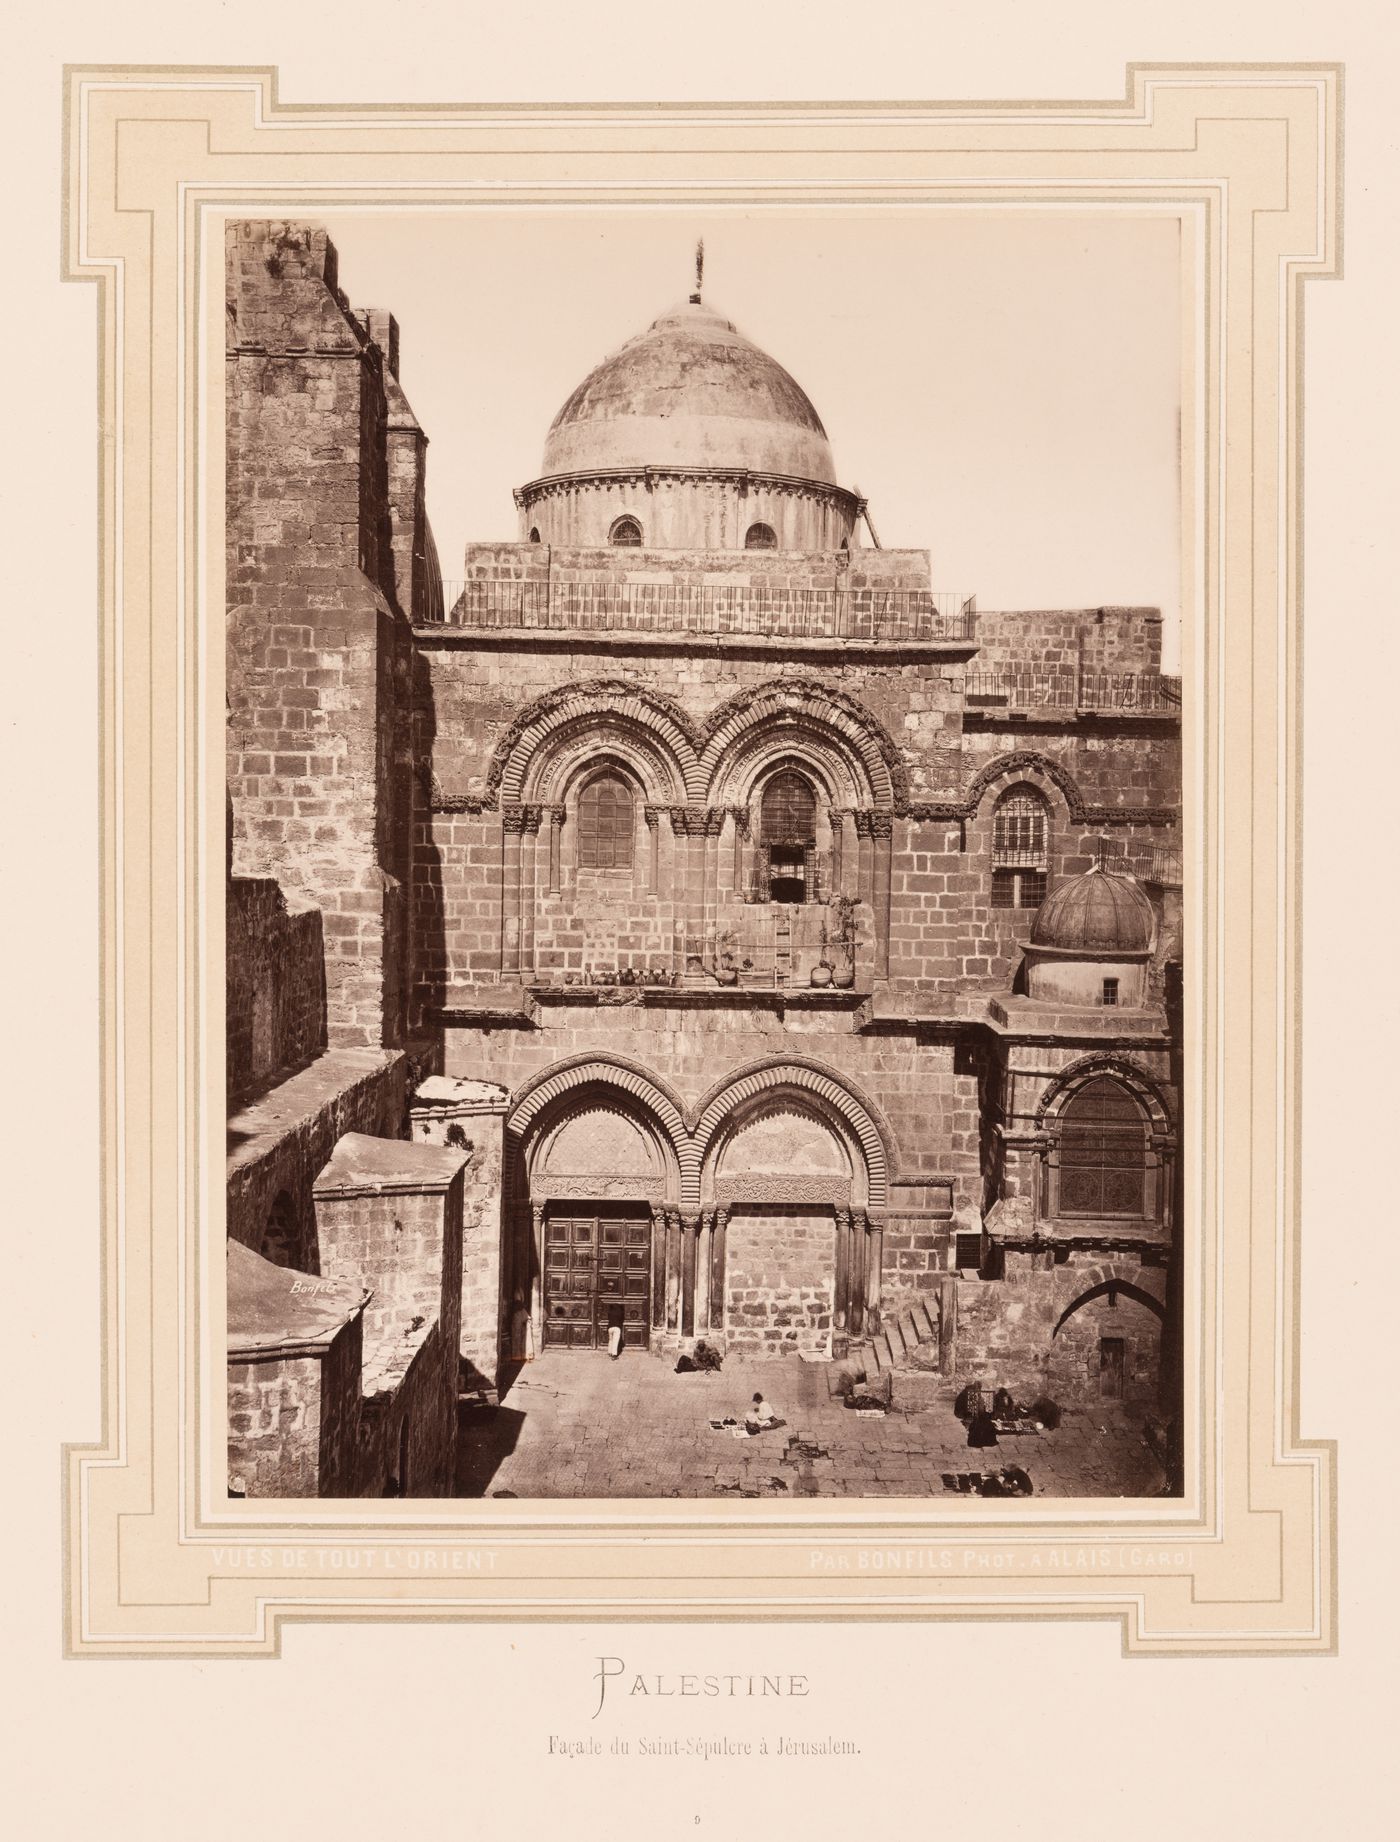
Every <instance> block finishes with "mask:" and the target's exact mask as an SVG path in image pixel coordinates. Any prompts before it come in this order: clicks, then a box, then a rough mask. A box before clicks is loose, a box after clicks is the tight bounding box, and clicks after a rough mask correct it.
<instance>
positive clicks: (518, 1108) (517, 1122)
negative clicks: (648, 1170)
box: [506, 1055, 694, 1200]
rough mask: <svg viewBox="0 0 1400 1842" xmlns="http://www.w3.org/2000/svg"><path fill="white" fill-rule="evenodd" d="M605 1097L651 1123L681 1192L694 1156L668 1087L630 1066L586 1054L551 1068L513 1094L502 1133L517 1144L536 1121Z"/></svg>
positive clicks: (681, 1114)
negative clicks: (664, 1146) (668, 1155)
mask: <svg viewBox="0 0 1400 1842" xmlns="http://www.w3.org/2000/svg"><path fill="white" fill-rule="evenodd" d="M606 1094H613V1095H615V1096H617V1097H618V1098H619V1099H621V1100H622V1102H623V1103H624V1104H625V1105H627V1106H628V1107H629V1108H630V1109H636V1110H639V1111H640V1113H641V1115H642V1116H643V1117H645V1118H646V1119H647V1120H648V1121H650V1122H653V1123H654V1125H655V1127H656V1129H657V1131H658V1132H659V1133H660V1134H661V1135H662V1137H663V1138H664V1140H665V1143H666V1144H667V1145H668V1146H669V1148H670V1152H671V1155H672V1157H673V1158H674V1160H675V1170H676V1173H677V1187H678V1189H680V1190H682V1191H683V1190H684V1188H685V1184H686V1175H685V1173H686V1172H687V1171H688V1170H689V1169H690V1168H691V1166H692V1165H693V1164H694V1156H693V1152H692V1150H691V1142H690V1134H689V1132H688V1130H687V1128H686V1123H685V1115H684V1111H683V1108H682V1105H681V1102H680V1100H679V1099H678V1098H677V1096H676V1095H675V1094H674V1093H673V1092H672V1090H671V1089H670V1088H668V1087H667V1086H666V1085H665V1084H664V1083H662V1082H660V1081H658V1080H657V1079H656V1078H655V1076H653V1075H650V1074H648V1073H647V1072H646V1070H645V1069H642V1068H639V1067H637V1066H636V1064H635V1063H632V1062H626V1061H622V1060H619V1059H613V1058H610V1057H601V1056H587V1055H580V1056H574V1057H571V1058H570V1059H569V1060H567V1061H564V1062H556V1063H554V1064H553V1066H552V1067H550V1068H547V1069H545V1070H544V1071H543V1072H542V1073H541V1074H539V1075H536V1076H535V1077H534V1079H533V1080H531V1081H528V1082H526V1083H525V1085H524V1086H523V1087H522V1088H521V1089H520V1090H519V1092H518V1093H517V1094H516V1096H515V1099H514V1102H513V1103H512V1106H511V1109H510V1111H509V1113H508V1114H507V1115H506V1131H507V1133H508V1134H509V1135H510V1136H511V1138H512V1139H513V1140H514V1141H515V1142H516V1143H517V1144H521V1145H523V1144H524V1143H525V1142H526V1140H527V1139H528V1138H529V1137H530V1136H531V1133H532V1131H533V1130H534V1129H535V1128H536V1125H537V1122H539V1121H541V1120H542V1119H544V1118H550V1117H552V1116H553V1115H554V1114H555V1112H556V1111H557V1110H558V1109H560V1108H561V1107H570V1106H572V1107H578V1106H581V1105H583V1104H584V1103H585V1102H587V1101H588V1100H589V1099H590V1098H595V1099H596V1098H597V1097H598V1096H599V1095H606ZM678 1200H679V1198H678Z"/></svg>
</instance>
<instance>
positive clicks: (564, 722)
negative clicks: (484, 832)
mask: <svg viewBox="0 0 1400 1842" xmlns="http://www.w3.org/2000/svg"><path fill="white" fill-rule="evenodd" d="M600 725H604V726H606V727H608V728H609V730H610V731H612V732H613V733H614V734H615V735H617V736H620V737H624V738H627V739H629V740H630V742H631V744H632V745H633V746H634V747H635V748H636V749H637V750H638V751H639V752H640V753H642V754H644V755H645V756H646V757H647V758H648V759H649V760H652V761H654V762H663V761H664V762H666V763H668V774H667V780H668V783H669V784H670V785H671V786H673V787H674V788H676V789H677V790H678V796H679V797H680V798H681V799H686V798H690V799H695V798H698V797H699V792H700V788H701V787H702V785H703V780H702V778H701V776H700V774H699V771H698V764H697V749H696V739H695V736H694V733H693V732H692V730H691V727H690V723H689V721H688V719H687V718H686V715H685V713H684V711H683V710H682V709H681V708H680V706H679V705H678V704H675V703H673V702H671V700H670V699H669V698H665V697H661V696H659V695H657V694H656V693H655V692H653V691H647V690H643V689H642V688H640V687H639V686H637V685H635V684H628V683H627V682H626V681H625V680H623V679H620V678H595V679H589V680H585V681H584V682H582V683H579V684H574V685H566V686H562V687H560V688H559V689H558V690H554V691H548V692H546V693H545V695H544V696H543V697H538V698H536V699H535V701H534V702H533V703H531V704H529V705H528V706H527V707H526V708H525V709H524V710H522V711H521V712H520V714H519V715H518V716H517V717H516V718H515V720H514V721H513V722H512V723H511V725H510V727H509V729H507V731H506V733H505V734H504V735H503V736H502V737H501V740H500V742H499V743H498V744H497V747H496V752H495V754H494V755H493V757H492V761H491V768H490V772H489V774H488V776H487V789H488V795H494V796H497V797H499V799H500V800H501V801H502V802H503V803H510V802H513V801H519V800H522V799H524V798H525V797H526V795H525V792H524V789H525V787H526V785H527V782H528V781H529V780H530V777H531V770H532V767H534V766H535V764H536V763H537V762H543V761H547V760H548V759H549V758H550V757H549V753H548V748H547V745H548V744H549V743H550V741H551V739H552V738H554V737H556V736H560V735H561V734H562V736H563V737H564V738H568V737H570V736H573V735H576V734H580V733H588V732H590V731H591V732H593V733H596V732H597V730H598V728H599V726H600ZM538 778H539V774H538V772H536V773H535V775H534V779H535V780H538Z"/></svg>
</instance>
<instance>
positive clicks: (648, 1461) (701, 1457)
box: [458, 1350, 1165, 1498]
mask: <svg viewBox="0 0 1400 1842" xmlns="http://www.w3.org/2000/svg"><path fill="white" fill-rule="evenodd" d="M829 1374H830V1369H829V1366H828V1365H826V1364H823V1363H808V1362H803V1361H801V1360H800V1359H798V1358H796V1357H793V1358H789V1359H787V1360H773V1361H758V1360H752V1359H744V1358H740V1357H728V1358H726V1360H725V1364H724V1368H723V1370H722V1371H721V1372H720V1373H719V1374H703V1373H702V1374H694V1375H677V1374H675V1373H674V1367H673V1362H672V1361H668V1360H665V1359H662V1358H658V1357H653V1356H649V1355H644V1354H640V1353H634V1352H630V1351H629V1352H627V1353H626V1354H624V1355H623V1356H622V1357H621V1359H620V1360H619V1361H617V1362H615V1363H614V1362H612V1361H610V1360H609V1358H608V1357H607V1355H606V1354H605V1353H603V1352H593V1351H587V1352H584V1351H579V1352H573V1351H563V1350H547V1351H546V1352H545V1353H544V1354H543V1355H542V1356H541V1357H540V1358H539V1359H538V1360H537V1361H535V1362H532V1363H529V1364H527V1365H525V1366H524V1367H523V1368H522V1369H521V1370H520V1371H519V1373H518V1374H517V1375H516V1377H515V1379H514V1381H513V1382H512V1383H511V1384H510V1386H509V1387H508V1389H507V1390H506V1392H505V1393H504V1394H503V1396H502V1401H501V1405H500V1406H499V1407H498V1408H470V1407H469V1408H464V1409H463V1419H462V1427H461V1440H460V1442H459V1462H458V1494H459V1495H461V1496H468V1497H482V1496H485V1497H727V1496H738V1497H771V1498H782V1497H787V1498H797V1497H924V1496H936V1497H940V1498H944V1497H947V1496H948V1495H949V1494H951V1493H954V1492H956V1493H958V1494H965V1493H966V1492H967V1491H969V1490H975V1489H976V1483H975V1480H976V1479H977V1478H978V1477H981V1476H983V1475H985V1474H988V1473H991V1472H995V1471H996V1470H997V1469H998V1467H1000V1466H1003V1465H1017V1466H1019V1467H1020V1468H1021V1469H1023V1470H1024V1471H1026V1472H1027V1473H1028V1474H1029V1476H1030V1478H1031V1482H1032V1484H1033V1486H1034V1490H1035V1493H1036V1494H1037V1495H1040V1496H1054V1497H1068V1496H1075V1497H1084V1496H1088V1497H1125V1496H1154V1495H1156V1494H1158V1493H1159V1492H1160V1491H1161V1490H1162V1488H1163V1485H1164V1482H1165V1475H1164V1473H1163V1471H1162V1468H1161V1466H1160V1465H1159V1464H1158V1462H1157V1460H1156V1458H1155V1457H1154V1456H1153V1453H1152V1451H1151V1449H1150V1447H1149V1446H1148V1443H1147V1441H1146V1439H1145V1438H1144V1436H1143V1433H1142V1429H1141V1416H1140V1415H1137V1414H1134V1413H1133V1412H1132V1411H1131V1410H1127V1409H1124V1408H1122V1407H1120V1406H1117V1405H1105V1406H1104V1407H1102V1408H1098V1407H1095V1408H1093V1409H1086V1410H1082V1411H1078V1412H1073V1411H1069V1410H1067V1411H1066V1412H1065V1414H1064V1418H1063V1419H1062V1421H1061V1423H1060V1426H1059V1427H1058V1428H1057V1429H1056V1430H1055V1431H1054V1432H1053V1433H1052V1432H1043V1433H1040V1434H1038V1435H1030V1436H1025V1435H1023V1436H1017V1437H1012V1438H1003V1439H1002V1440H1001V1442H1000V1444H999V1445H998V1446H995V1447H992V1448H989V1449H985V1450H983V1449H972V1448H969V1446H968V1443H967V1430H966V1428H965V1427H964V1426H963V1424H962V1422H961V1421H959V1420H958V1419H957V1417H956V1416H955V1414H954V1413H953V1400H954V1396H955V1392H956V1389H955V1386H954V1385H953V1384H950V1383H949V1382H947V1381H946V1380H944V1379H943V1378H942V1377H938V1376H928V1375H919V1374H910V1375H903V1374H897V1375H896V1376H895V1378H894V1400H893V1405H892V1408H891V1411H890V1412H889V1413H888V1414H887V1415H885V1416H884V1417H883V1418H880V1417H878V1416H877V1417H873V1418H868V1417H866V1416H864V1415H860V1414H856V1413H853V1412H851V1411H850V1409H848V1408H847V1407H846V1406H845V1405H844V1403H843V1402H842V1401H841V1400H840V1398H839V1397H833V1396H832V1394H831V1393H830V1390H829V1386H828V1376H829ZM756 1391H758V1392H761V1393H762V1394H763V1395H764V1396H765V1397H767V1398H768V1399H769V1400H770V1401H771V1402H772V1404H773V1406H774V1408H775V1410H776V1411H777V1412H778V1413H779V1414H780V1415H781V1416H782V1418H783V1419H784V1421H785V1422H786V1424H785V1425H784V1426H782V1427H779V1428H774V1429H773V1430H771V1431H768V1432H764V1433H759V1434H756V1435H754V1436H752V1437H750V1436H749V1435H747V1434H744V1435H742V1436H740V1437H737V1438H736V1437H733V1436H732V1435H731V1434H729V1433H727V1432H715V1431H713V1430H712V1429H711V1427H710V1425H709V1422H710V1420H711V1419H712V1418H713V1419H722V1418H724V1417H725V1416H726V1415H732V1416H734V1417H735V1418H736V1419H738V1420H740V1421H742V1419H743V1415H744V1411H745V1409H746V1407H747V1406H748V1403H749V1402H750V1400H751V1399H752V1397H753V1395H754V1393H755V1392H756Z"/></svg>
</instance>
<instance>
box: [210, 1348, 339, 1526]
mask: <svg viewBox="0 0 1400 1842" xmlns="http://www.w3.org/2000/svg"><path fill="white" fill-rule="evenodd" d="M228 1389H229V1392H228V1426H229V1438H228V1469H229V1477H230V1480H231V1482H232V1481H234V1480H236V1481H237V1482H238V1484H239V1485H240V1486H241V1488H242V1491H243V1494H244V1495H245V1496H248V1497H314V1496H323V1497H340V1496H350V1495H353V1494H354V1493H355V1489H356V1482H357V1477H358V1464H359V1457H358V1447H359V1393H360V1319H359V1317H358V1315H357V1316H355V1317H354V1318H352V1319H351V1320H350V1322H349V1323H348V1324H346V1325H345V1326H344V1327H343V1328H342V1329H341V1330H340V1331H339V1333H338V1334H337V1335H336V1337H335V1338H334V1340H333V1341H332V1342H331V1344H330V1347H329V1348H328V1349H327V1350H326V1351H325V1352H324V1353H323V1354H321V1355H319V1356H317V1355H303V1356H284V1357H266V1358H262V1359H259V1360H257V1361H248V1362H237V1363H231V1364H230V1365H229V1372H228Z"/></svg>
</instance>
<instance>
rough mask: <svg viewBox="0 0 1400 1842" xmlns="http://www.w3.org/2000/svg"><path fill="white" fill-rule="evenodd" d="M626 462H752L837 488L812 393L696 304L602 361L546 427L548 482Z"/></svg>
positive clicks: (763, 469) (761, 469)
mask: <svg viewBox="0 0 1400 1842" xmlns="http://www.w3.org/2000/svg"><path fill="white" fill-rule="evenodd" d="M620 467H735V468H741V467H746V468H748V469H750V471H752V472H755V473H777V474H784V475H789V476H792V477H795V478H797V479H803V480H817V481H820V482H822V483H823V484H825V485H830V486H834V485H835V484H836V470H835V467H834V465H833V463H832V458H831V447H830V444H829V443H828V441H827V438H826V430H825V429H824V428H823V427H822V423H821V418H820V416H818V414H817V412H816V410H815V409H813V407H812V405H811V402H810V401H809V399H808V397H807V394H806V392H805V391H804V390H803V389H802V387H801V386H800V385H799V384H798V383H796V382H795V381H794V379H792V378H791V377H789V376H788V374H787V372H786V371H785V370H784V369H783V367H782V366H781V365H780V364H779V363H778V362H777V361H776V359H772V358H770V357H769V356H768V354H767V353H766V352H761V351H760V350H759V348H758V347H757V346H756V345H754V343H753V342H752V340H749V339H746V338H745V337H744V335H743V334H742V333H741V332H739V331H737V330H736V328H735V327H734V325H733V324H732V323H731V322H730V321H729V320H726V319H723V318H722V317H721V316H720V315H719V314H717V313H715V312H713V311H712V310H711V309H710V308H708V307H705V306H702V305H701V304H700V303H699V302H698V301H690V302H682V303H681V304H680V305H679V306H677V307H673V308H672V309H671V311H670V312H669V313H664V314H662V316H661V318H660V319H659V320H654V321H653V322H652V324H651V325H650V326H649V327H648V328H647V329H646V331H645V332H644V333H639V334H638V335H637V336H636V338H635V339H629V340H628V342H627V344H626V345H624V346H621V347H619V349H618V350H617V351H615V352H614V353H613V354H612V355H611V356H610V357H608V358H605V359H604V360H603V362H602V364H600V365H599V366H597V368H596V369H595V370H593V371H590V372H589V374H588V376H587V377H586V378H585V379H584V380H583V382H582V383H581V384H580V385H579V387H578V389H577V390H575V391H574V393H573V395H572V396H571V397H570V398H569V400H568V401H567V402H566V403H565V405H564V407H563V408H562V409H561V410H560V411H559V414H558V415H557V416H556V417H555V418H554V421H553V423H552V424H551V425H550V430H549V434H548V436H547V438H546V440H545V445H544V466H543V473H544V476H545V477H546V478H549V477H553V476H555V475H558V474H570V473H606V472H608V471H609V470H611V469H614V468H620Z"/></svg>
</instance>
